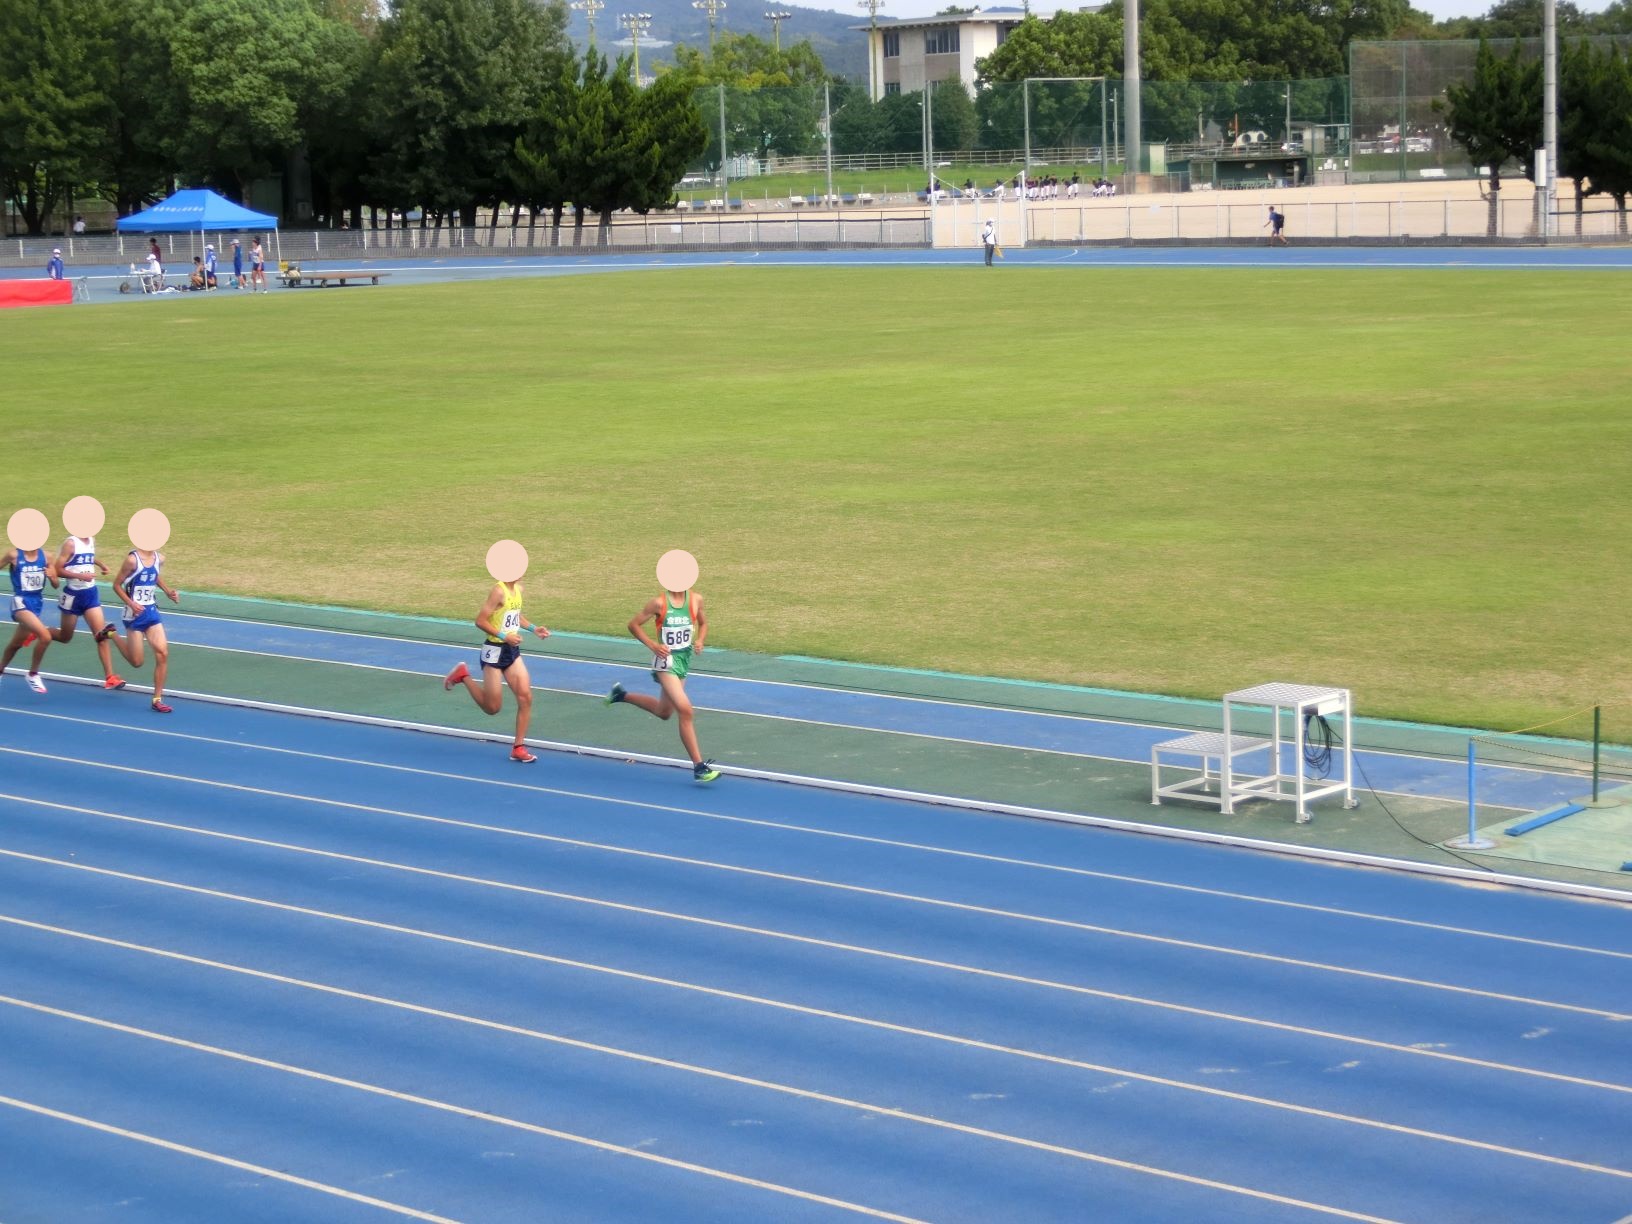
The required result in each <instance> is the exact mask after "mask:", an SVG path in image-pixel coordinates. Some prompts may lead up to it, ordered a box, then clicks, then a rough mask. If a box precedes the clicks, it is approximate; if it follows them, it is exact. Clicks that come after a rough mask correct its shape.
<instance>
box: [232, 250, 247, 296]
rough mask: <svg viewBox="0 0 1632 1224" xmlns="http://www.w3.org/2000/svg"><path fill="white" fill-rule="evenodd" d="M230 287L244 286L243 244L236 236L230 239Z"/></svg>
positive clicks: (240, 287) (239, 287)
mask: <svg viewBox="0 0 1632 1224" xmlns="http://www.w3.org/2000/svg"><path fill="white" fill-rule="evenodd" d="M232 287H233V288H234V289H242V288H243V287H244V244H243V243H241V242H239V241H238V239H236V238H234V239H233V240H232Z"/></svg>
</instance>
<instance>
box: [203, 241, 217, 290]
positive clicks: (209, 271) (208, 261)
mask: <svg viewBox="0 0 1632 1224" xmlns="http://www.w3.org/2000/svg"><path fill="white" fill-rule="evenodd" d="M204 288H206V289H214V288H215V244H214V243H210V242H206V243H205V244H204Z"/></svg>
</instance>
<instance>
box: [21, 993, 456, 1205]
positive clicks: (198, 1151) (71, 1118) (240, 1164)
mask: <svg viewBox="0 0 1632 1224" xmlns="http://www.w3.org/2000/svg"><path fill="white" fill-rule="evenodd" d="M0 1001H4V1002H8V1003H9V1002H12V1000H9V999H4V997H3V996H0ZM22 1006H25V1007H34V1005H33V1004H26V1003H25V1004H22ZM35 1010H38V1011H49V1010H51V1009H49V1008H39V1007H35ZM62 1014H68V1013H62ZM0 1105H6V1106H9V1107H11V1108H12V1109H20V1110H23V1111H24V1112H25V1113H31V1114H35V1115H37V1116H39V1117H42V1118H54V1119H55V1120H56V1121H58V1122H70V1123H72V1124H73V1125H75V1126H83V1127H85V1128H86V1129H87V1130H94V1131H101V1132H102V1133H103V1134H105V1135H115V1136H117V1137H118V1138H120V1139H133V1140H135V1141H136V1142H137V1143H146V1144H149V1145H151V1146H153V1147H157V1148H163V1149H164V1150H165V1151H167V1152H179V1153H180V1154H181V1155H183V1156H192V1157H196V1158H197V1159H199V1160H208V1161H210V1162H211V1163H213V1164H219V1165H226V1166H227V1167H228V1168H229V1169H238V1170H240V1171H241V1172H244V1173H253V1174H255V1175H256V1176H257V1177H269V1178H272V1179H273V1180H274V1181H280V1182H286V1183H288V1184H289V1185H291V1186H299V1187H301V1188H302V1189H303V1190H316V1191H318V1192H319V1193H321V1194H328V1195H333V1196H334V1197H335V1198H343V1199H349V1200H350V1201H351V1202H353V1203H362V1204H363V1205H364V1206H367V1207H378V1208H380V1209H381V1210H382V1211H389V1212H393V1213H395V1214H396V1215H400V1216H407V1217H409V1218H410V1219H414V1220H430V1221H434V1222H435V1224H459V1221H457V1220H452V1219H449V1218H448V1217H447V1216H439V1215H432V1214H431V1213H430V1212H428V1211H416V1210H414V1209H413V1208H412V1207H404V1206H403V1205H402V1204H401V1203H388V1202H386V1201H385V1200H384V1199H377V1198H370V1197H369V1196H368V1195H366V1194H357V1193H355V1192H353V1191H351V1190H343V1189H341V1188H340V1187H339V1186H330V1185H327V1184H325V1183H324V1182H319V1181H312V1180H310V1179H309V1178H305V1177H296V1176H295V1175H294V1174H293V1173H283V1172H280V1171H278V1170H277V1169H268V1168H267V1167H266V1166H265V1165H257V1164H250V1163H248V1162H247V1161H243V1160H234V1159H233V1158H232V1157H231V1156H223V1155H221V1154H220V1153H219V1152H206V1151H205V1150H204V1149H203V1148H196V1147H189V1146H188V1145H187V1144H185V1143H174V1142H172V1141H171V1140H169V1139H161V1138H159V1137H158V1136H157V1135H147V1134H143V1133H142V1132H141V1131H133V1130H127V1129H126V1128H125V1127H123V1126H113V1125H111V1124H109V1123H107V1122H98V1121H97V1120H96V1119H94V1118H86V1117H82V1116H81V1115H79V1114H71V1113H65V1112H63V1111H62V1110H60V1109H51V1108H49V1107H47V1106H45V1105H37V1104H35V1103H34V1102H32V1101H21V1100H18V1099H17V1098H16V1097H10V1096H0Z"/></svg>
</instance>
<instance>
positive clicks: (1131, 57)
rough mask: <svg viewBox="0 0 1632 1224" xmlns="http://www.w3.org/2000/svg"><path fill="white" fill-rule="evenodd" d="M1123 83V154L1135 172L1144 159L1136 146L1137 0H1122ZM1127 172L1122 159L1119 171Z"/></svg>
mask: <svg viewBox="0 0 1632 1224" xmlns="http://www.w3.org/2000/svg"><path fill="white" fill-rule="evenodd" d="M1122 83H1123V84H1124V85H1125V86H1127V90H1128V102H1127V105H1126V106H1124V107H1123V108H1122V118H1123V120H1124V121H1125V122H1126V123H1127V125H1128V130H1127V136H1126V137H1125V138H1124V142H1125V144H1126V146H1127V152H1126V154H1125V156H1126V158H1127V159H1128V160H1129V161H1131V162H1132V163H1133V169H1134V171H1135V172H1137V171H1138V170H1139V169H1141V167H1142V163H1143V162H1144V160H1145V159H1144V157H1143V156H1142V155H1141V153H1140V150H1139V135H1140V132H1139V129H1140V127H1141V126H1143V125H1142V124H1141V123H1140V122H1139V0H1122ZM1127 172H1128V163H1127V162H1126V161H1125V162H1124V163H1123V165H1122V173H1123V175H1126V174H1127Z"/></svg>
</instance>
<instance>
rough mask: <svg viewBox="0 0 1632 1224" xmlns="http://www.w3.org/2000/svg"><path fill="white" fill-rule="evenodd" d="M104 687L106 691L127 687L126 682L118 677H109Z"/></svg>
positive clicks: (103, 683) (104, 682)
mask: <svg viewBox="0 0 1632 1224" xmlns="http://www.w3.org/2000/svg"><path fill="white" fill-rule="evenodd" d="M102 687H103V688H105V689H122V688H124V687H125V682H124V681H123V680H121V679H119V677H118V676H109V677H108V678H107V679H106V680H104V681H102Z"/></svg>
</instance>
